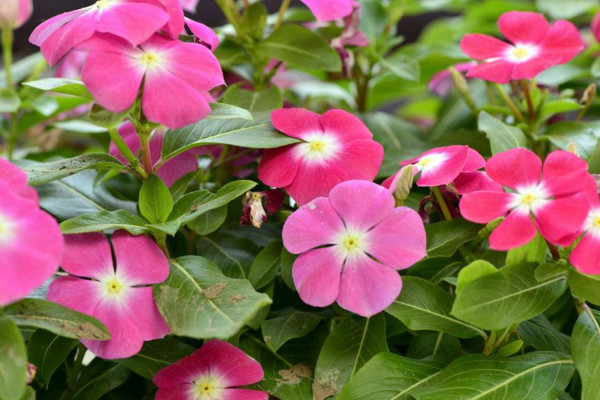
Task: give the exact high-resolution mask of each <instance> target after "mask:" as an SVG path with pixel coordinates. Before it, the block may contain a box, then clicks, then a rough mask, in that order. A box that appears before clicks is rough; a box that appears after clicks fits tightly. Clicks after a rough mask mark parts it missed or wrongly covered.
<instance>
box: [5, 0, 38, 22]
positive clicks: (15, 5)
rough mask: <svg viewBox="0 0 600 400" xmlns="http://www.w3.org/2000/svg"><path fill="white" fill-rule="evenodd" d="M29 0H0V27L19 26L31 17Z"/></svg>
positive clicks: (31, 6) (31, 9) (31, 10)
mask: <svg viewBox="0 0 600 400" xmlns="http://www.w3.org/2000/svg"><path fill="white" fill-rule="evenodd" d="M32 12H33V4H32V2H31V0H2V1H0V27H1V28H3V29H17V28H20V27H21V26H22V25H23V24H24V23H25V22H27V20H28V19H29V18H30V17H31V13H32Z"/></svg>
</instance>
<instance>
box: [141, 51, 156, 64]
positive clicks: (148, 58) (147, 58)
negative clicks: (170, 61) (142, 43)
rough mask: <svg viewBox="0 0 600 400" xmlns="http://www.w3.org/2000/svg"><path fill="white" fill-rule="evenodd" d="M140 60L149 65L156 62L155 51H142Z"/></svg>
mask: <svg viewBox="0 0 600 400" xmlns="http://www.w3.org/2000/svg"><path fill="white" fill-rule="evenodd" d="M142 61H143V62H144V63H145V64H146V65H147V66H151V65H154V64H156V63H157V62H158V55H156V54H155V53H144V55H143V56H142Z"/></svg>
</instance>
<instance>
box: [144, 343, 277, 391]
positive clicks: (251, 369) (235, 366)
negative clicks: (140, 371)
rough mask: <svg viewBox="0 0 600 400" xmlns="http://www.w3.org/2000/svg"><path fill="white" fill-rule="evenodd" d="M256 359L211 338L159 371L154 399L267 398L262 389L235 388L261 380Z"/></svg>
mask: <svg viewBox="0 0 600 400" xmlns="http://www.w3.org/2000/svg"><path fill="white" fill-rule="evenodd" d="M263 376H264V372H263V369H262V367H261V366H260V364H259V363H258V362H256V360H254V359H252V358H250V357H249V356H248V355H246V354H245V353H244V352H243V351H242V350H240V349H238V348H237V347H235V346H234V345H232V344H230V343H227V342H222V341H220V340H210V341H208V342H206V344H204V346H202V347H201V348H200V349H199V350H197V351H196V352H195V353H194V354H192V355H190V356H187V357H184V358H182V359H181V360H179V361H177V362H176V363H174V364H171V365H169V366H168V367H166V368H164V369H162V370H160V371H158V373H157V374H156V376H155V377H154V384H155V385H156V386H158V392H156V397H155V400H199V399H203V400H204V399H206V400H267V399H268V398H269V395H268V394H267V393H265V392H260V391H257V390H248V389H238V387H240V386H247V385H252V384H254V383H257V382H260V381H261V380H262V379H263Z"/></svg>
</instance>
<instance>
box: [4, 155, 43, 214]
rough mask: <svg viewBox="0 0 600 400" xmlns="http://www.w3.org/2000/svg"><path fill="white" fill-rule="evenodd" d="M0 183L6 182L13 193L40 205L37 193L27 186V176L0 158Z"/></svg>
mask: <svg viewBox="0 0 600 400" xmlns="http://www.w3.org/2000/svg"><path fill="white" fill-rule="evenodd" d="M0 182H4V183H5V184H6V185H7V186H8V188H7V189H8V190H11V191H12V192H13V193H15V194H17V195H19V196H21V197H23V198H25V199H28V200H31V201H33V202H35V203H38V195H37V192H36V191H35V189H34V188H31V187H29V186H28V184H27V174H26V173H25V172H24V171H22V170H21V169H20V168H19V167H17V166H16V165H14V164H12V163H11V162H9V161H7V160H5V159H4V158H0Z"/></svg>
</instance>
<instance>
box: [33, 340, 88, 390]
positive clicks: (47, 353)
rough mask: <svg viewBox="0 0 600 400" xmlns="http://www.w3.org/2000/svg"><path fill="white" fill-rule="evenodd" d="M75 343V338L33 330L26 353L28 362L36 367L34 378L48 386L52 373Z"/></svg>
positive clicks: (63, 360)
mask: <svg viewBox="0 0 600 400" xmlns="http://www.w3.org/2000/svg"><path fill="white" fill-rule="evenodd" d="M77 343H79V342H78V341H77V340H75V339H69V338H64V337H60V336H57V335H55V334H53V333H51V332H48V331H45V330H43V329H38V330H37V331H35V333H34V334H33V336H31V338H30V339H29V341H28V342H27V353H28V354H29V362H30V363H32V364H33V365H35V366H36V367H37V371H36V373H35V378H36V380H39V381H40V382H42V383H43V385H44V386H45V387H48V384H49V383H50V379H51V378H52V374H54V371H56V370H57V368H59V367H60V365H61V364H62V363H63V362H65V360H66V358H67V356H68V355H69V353H70V352H71V350H73V349H74V348H75V346H77Z"/></svg>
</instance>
